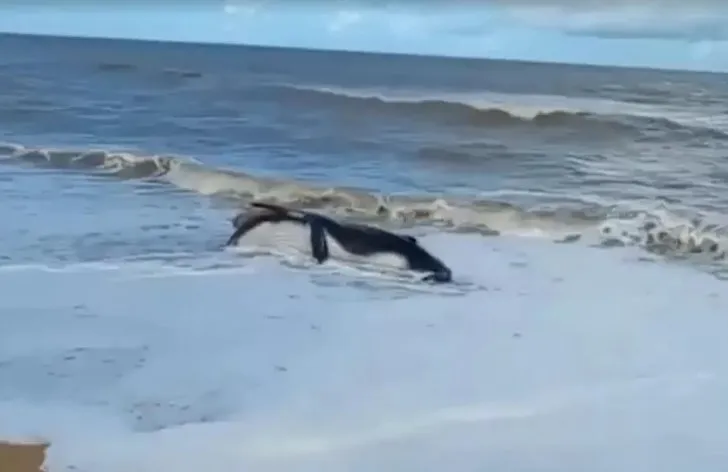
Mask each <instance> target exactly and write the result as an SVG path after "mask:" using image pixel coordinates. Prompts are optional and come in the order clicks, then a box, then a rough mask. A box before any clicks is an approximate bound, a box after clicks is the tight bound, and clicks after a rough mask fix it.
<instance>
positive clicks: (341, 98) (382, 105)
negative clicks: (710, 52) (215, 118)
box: [255, 85, 728, 139]
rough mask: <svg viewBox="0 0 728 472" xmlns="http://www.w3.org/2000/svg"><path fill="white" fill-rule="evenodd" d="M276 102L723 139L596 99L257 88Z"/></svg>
mask: <svg viewBox="0 0 728 472" xmlns="http://www.w3.org/2000/svg"><path fill="white" fill-rule="evenodd" d="M255 93H256V94H260V93H267V94H269V95H271V96H274V97H275V98H276V99H277V100H281V99H282V100H283V101H286V100H287V101H289V102H294V103H296V104H301V105H304V106H307V107H321V108H322V109H330V110H339V111H343V112H351V113H356V114H362V113H371V114H374V113H387V114H389V115H392V114H395V115H396V114H400V115H402V116H403V117H407V118H409V119H422V118H426V119H432V120H437V121H438V122H441V123H442V122H445V123H451V124H453V125H470V126H478V127H500V128H503V127H514V126H521V127H523V126H530V127H535V128H543V129H548V128H556V129H567V130H573V131H582V132H584V131H590V130H591V131H593V132H594V133H600V132H601V133H608V134H610V135H611V134H615V133H622V134H625V133H628V134H630V135H633V136H638V135H641V134H642V133H643V132H645V131H648V132H654V131H656V130H658V131H663V132H667V133H672V134H674V135H676V136H675V137H676V139H680V138H682V139H686V138H687V139H695V138H709V139H728V133H727V132H725V131H724V130H723V129H722V128H719V127H714V126H715V125H716V124H717V125H721V124H723V122H722V121H720V120H718V121H716V120H707V121H706V119H705V117H700V116H693V115H692V114H689V113H685V112H679V113H678V112H673V111H670V110H664V109H660V108H659V107H655V106H645V105H638V104H634V103H626V102H625V103H621V102H614V101H609V100H598V99H574V98H569V97H529V96H515V95H514V96H507V95H498V94H492V93H483V94H480V95H477V94H469V95H464V94H448V93H442V94H440V96H437V95H433V93H432V92H427V93H424V92H423V93H422V94H416V93H412V92H409V93H397V92H391V91H387V92H380V91H376V90H349V89H340V88H331V87H306V86H298V85H269V86H266V87H263V88H262V89H260V88H256V89H255Z"/></svg>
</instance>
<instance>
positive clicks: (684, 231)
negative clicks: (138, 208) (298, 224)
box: [0, 144, 728, 274]
mask: <svg viewBox="0 0 728 472" xmlns="http://www.w3.org/2000/svg"><path fill="white" fill-rule="evenodd" d="M0 163H4V164H15V165H30V166H33V167H45V168H54V169H59V170H61V169H65V170H75V171H78V172H84V173H89V174H92V175H97V176H104V177H107V178H118V179H143V180H147V181H155V182H157V183H159V184H160V185H172V186H174V187H176V188H178V189H183V190H187V191H190V192H195V193H198V194H202V195H206V196H211V197H218V198H221V199H224V200H225V201H229V202H231V203H232V204H233V205H234V206H235V207H240V206H242V205H243V204H244V203H245V202H247V201H250V200H252V199H257V200H267V201H273V202H277V203H282V204H286V205H290V206H293V207H297V208H308V209H317V210H319V211H323V212H325V213H328V214H332V215H336V216H338V217H342V218H345V219H356V220H362V221H375V222H377V223H379V224H383V225H391V226H395V227H412V226H420V225H422V226H430V227H437V228H438V229H440V230H443V231H452V232H471V233H472V232H474V233H480V234H482V235H486V236H497V235H501V234H511V235H519V236H530V237H542V238H550V239H552V240H553V241H555V242H560V243H568V242H576V241H581V242H586V243H588V244H592V245H597V246H602V247H614V246H637V247H641V248H643V249H645V250H647V251H649V252H650V253H653V254H659V255H662V256H666V257H669V258H672V259H681V258H690V259H699V260H701V261H703V262H706V263H710V264H716V263H719V267H721V269H720V271H721V272H720V273H721V274H722V273H723V272H722V271H723V269H722V267H723V264H722V261H724V260H725V256H726V252H727V251H728V224H725V223H722V224H721V223H719V222H716V221H715V220H714V218H713V217H706V216H701V215H685V214H681V213H679V212H677V211H672V210H671V209H669V208H667V207H666V206H665V205H664V204H655V205H653V206H652V207H649V208H648V207H643V208H637V207H635V205H634V204H614V205H597V204H593V203H591V204H590V203H587V202H583V201H574V202H571V203H567V202H564V203H563V204H561V205H556V206H555V205H553V204H550V205H540V206H534V207H531V208H524V207H519V206H517V205H515V204H512V203H509V202H506V201H501V200H497V199H488V198H478V197H463V196H459V195H458V196H456V195H421V196H417V195H386V194H379V193H376V192H370V191H366V190H363V189H354V188H347V187H336V186H331V187H324V186H315V185H311V184H305V183H302V182H297V181H292V180H284V179H272V178H265V177H259V176H254V175H252V174H248V173H245V172H241V171H237V170H229V169H220V168H214V167H209V166H206V165H205V164H203V163H201V162H199V161H196V160H194V159H188V158H182V157H175V156H140V155H135V154H131V153H124V152H113V151H106V150H94V149H87V150H64V149H59V150H53V149H33V148H26V147H24V146H21V145H16V144H0ZM716 267H718V266H716Z"/></svg>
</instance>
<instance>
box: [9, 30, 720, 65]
mask: <svg viewBox="0 0 728 472" xmlns="http://www.w3.org/2000/svg"><path fill="white" fill-rule="evenodd" d="M0 36H16V37H28V38H56V39H70V40H80V41H93V40H96V41H98V40H106V41H120V42H138V43H139V42H141V43H156V44H176V45H189V46H223V47H240V48H251V49H272V50H288V51H298V52H309V53H316V54H318V53H337V54H362V55H378V56H394V57H407V58H416V59H441V60H452V61H490V62H512V63H518V64H523V65H551V66H566V67H584V68H594V69H621V70H632V71H650V72H671V73H682V74H709V75H715V74H718V75H725V74H728V71H714V70H706V69H675V68H667V67H650V66H625V65H605V64H590V63H580V62H559V61H549V60H540V61H534V60H525V59H516V58H513V59H503V58H489V57H480V56H467V55H463V56H460V55H450V56H444V55H435V54H424V53H423V54H417V53H404V52H389V51H372V50H352V49H337V48H309V47H303V46H279V45H267V44H254V43H230V42H222V41H214V40H213V41H189V40H175V39H150V38H129V37H120V36H94V35H72V34H58V33H21V32H12V31H0Z"/></svg>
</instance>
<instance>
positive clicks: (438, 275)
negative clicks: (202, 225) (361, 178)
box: [225, 201, 452, 283]
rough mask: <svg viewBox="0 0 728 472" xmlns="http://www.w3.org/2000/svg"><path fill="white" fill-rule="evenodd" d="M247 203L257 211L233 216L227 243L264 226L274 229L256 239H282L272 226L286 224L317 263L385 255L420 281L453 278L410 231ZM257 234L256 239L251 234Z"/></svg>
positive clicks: (289, 241) (289, 237) (289, 234)
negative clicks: (397, 231)
mask: <svg viewBox="0 0 728 472" xmlns="http://www.w3.org/2000/svg"><path fill="white" fill-rule="evenodd" d="M250 206H251V207H253V208H254V209H256V210H258V211H245V212H241V213H239V214H238V215H236V216H235V217H234V218H233V219H232V221H231V222H232V225H233V227H234V228H235V231H234V232H233V234H232V235H231V236H230V238H229V239H228V240H227V242H226V243H225V246H234V245H237V244H239V242H240V240H241V238H247V236H248V235H250V234H253V233H255V232H256V231H257V230H259V229H262V228H263V227H268V228H269V229H270V228H271V227H273V229H274V231H272V232H264V233H262V237H261V236H260V235H259V236H258V237H257V240H258V241H259V242H263V240H265V242H267V243H268V244H273V245H276V244H279V243H281V244H283V240H282V239H281V237H274V236H271V235H272V234H280V233H281V232H280V231H275V230H276V229H284V233H286V236H285V237H286V241H285V243H286V244H292V236H293V235H294V234H295V233H298V237H296V238H295V239H296V240H297V242H298V243H299V244H303V246H302V247H304V248H305V250H307V251H310V255H311V256H312V257H313V259H314V260H315V261H316V262H317V263H318V264H323V263H324V262H326V261H327V260H328V259H329V258H331V257H332V256H340V257H341V256H343V257H344V258H350V257H353V258H358V259H365V260H371V259H374V260H381V259H382V258H387V260H388V261H392V258H394V260H395V261H396V262H394V265H396V266H397V268H400V269H406V270H410V271H413V272H419V273H424V274H425V275H424V276H423V277H422V278H421V280H422V281H423V282H433V283H446V282H451V281H452V270H451V269H450V267H448V266H447V265H446V264H445V263H444V262H443V261H442V260H440V259H439V258H438V257H436V256H434V255H433V254H431V253H430V252H429V251H428V250H426V249H425V248H424V247H422V246H421V245H420V242H419V240H418V239H417V238H416V237H414V236H411V235H407V234H399V233H394V232H391V231H387V230H384V229H382V228H379V227H376V226H373V225H369V224H362V223H349V222H347V223H343V222H339V221H336V220H334V219H333V218H330V217H328V216H324V215H322V214H319V213H316V212H311V211H305V210H299V209H292V208H288V207H286V206H283V205H278V204H274V203H267V202H259V201H253V202H251V203H250ZM254 239H255V238H254Z"/></svg>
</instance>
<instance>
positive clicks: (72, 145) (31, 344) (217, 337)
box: [0, 36, 728, 472]
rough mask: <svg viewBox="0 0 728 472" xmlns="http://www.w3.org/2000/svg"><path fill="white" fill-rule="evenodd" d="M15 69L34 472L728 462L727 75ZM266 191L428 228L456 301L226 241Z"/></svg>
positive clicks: (328, 68) (62, 45) (44, 48)
mask: <svg viewBox="0 0 728 472" xmlns="http://www.w3.org/2000/svg"><path fill="white" fill-rule="evenodd" d="M0 58H2V59H0V140H2V141H4V143H3V144H0V192H2V195H3V205H1V206H0V217H2V218H3V220H4V221H5V222H6V223H7V224H5V225H3V231H2V236H3V237H2V244H0V279H2V280H0V286H2V287H4V288H5V290H4V291H3V295H2V297H1V298H0V320H2V323H3V330H2V331H0V438H3V439H13V438H19V439H22V438H27V437H43V438H47V439H49V440H51V441H52V446H51V448H50V450H49V454H50V457H49V463H50V464H51V467H52V468H51V469H50V470H51V472H56V471H58V470H61V471H62V470H72V469H70V467H71V466H73V467H75V469H73V470H76V471H88V472H107V471H108V472H115V471H122V470H130V469H133V470H138V471H142V472H143V471H150V472H151V471H157V470H159V469H160V468H162V467H163V468H171V469H173V470H176V471H179V472H185V471H190V472H191V471H197V470H200V469H201V468H203V467H204V468H206V470H210V471H215V472H216V471H227V470H230V469H237V468H254V469H255V470H271V471H279V470H280V471H283V470H285V471H304V470H311V471H314V470H315V471H317V472H318V471H322V470H323V471H325V470H332V471H333V470H342V469H346V470H442V469H444V468H447V469H448V470H457V471H471V470H474V469H480V468H484V467H485V468H495V469H507V470H519V471H550V470H554V471H556V470H558V471H564V470H574V471H576V470H585V469H586V470H604V471H607V470H609V471H612V470H617V469H619V470H625V471H642V470H645V471H647V470H664V471H671V470H675V471H678V470H680V471H682V470H685V469H686V468H687V467H689V466H690V467H696V466H697V467H698V468H699V469H700V470H716V471H718V470H724V469H725V466H726V464H727V463H728V458H726V457H725V452H724V450H725V447H723V444H724V441H723V439H722V438H724V437H726V434H725V433H726V431H725V428H726V427H725V426H724V425H725V424H728V423H727V422H726V419H727V418H724V416H725V414H723V413H721V412H722V411H724V408H722V403H723V401H722V400H721V399H722V398H725V397H726V395H725V393H726V392H725V390H726V384H725V375H724V374H725V368H724V365H726V362H725V361H726V360H727V359H726V358H727V357H728V353H727V352H726V351H725V349H724V347H723V345H724V344H725V343H724V342H723V339H722V333H724V332H725V328H726V324H727V323H728V318H726V316H725V313H726V312H728V310H726V308H728V304H727V303H726V298H725V295H724V292H725V282H724V281H723V279H724V278H725V274H726V271H725V264H726V262H725V256H724V254H725V251H726V250H728V246H726V243H727V242H726V241H725V240H724V237H725V226H724V224H725V216H724V211H723V209H724V208H725V207H726V203H728V192H726V190H725V185H724V184H725V178H726V176H727V175H728V168H726V164H725V162H724V157H725V155H726V149H727V145H728V121H726V120H725V112H726V104H727V103H728V95H727V92H726V90H728V89H726V88H725V85H724V84H725V81H724V80H723V79H724V76H721V75H714V74H695V73H675V72H660V71H640V70H627V69H600V68H586V67H583V68H582V67H576V66H558V65H535V64H519V63H507V62H497V61H460V60H444V59H431V58H406V57H399V58H398V57H385V56H376V55H359V54H345V53H331V54H329V53H314V52H300V51H287V50H268V49H253V48H231V47H218V46H191V45H169V44H162V43H159V44H146V43H136V42H123V41H99V40H70V39H57V38H56V39H52V38H30V37H19V36H0ZM536 76H537V77H539V78H540V80H539V81H534V80H533V77H536ZM254 198H257V199H268V200H273V201H279V202H283V203H286V204H290V205H292V206H296V207H305V208H309V209H316V210H319V211H322V212H325V213H328V214H330V215H334V216H336V217H337V218H342V219H351V220H357V221H369V222H374V223H376V224H379V225H382V226H384V227H387V228H390V229H394V230H397V231H406V232H408V233H410V234H414V235H416V236H417V237H418V239H419V240H420V241H422V244H423V245H425V246H426V247H427V248H428V249H430V250H431V251H432V252H433V253H434V254H436V255H437V256H438V257H439V258H441V259H443V260H444V261H445V262H446V263H447V264H448V265H450V266H451V267H452V269H453V273H454V277H455V282H454V283H453V284H451V285H447V286H438V287H432V286H430V285H426V284H421V283H418V282H417V280H416V279H415V278H412V277H411V276H409V275H408V274H405V273H399V272H397V271H387V270H383V269H382V268H380V267H376V266H371V267H362V266H361V265H354V264H349V263H346V262H339V261H332V262H330V263H327V264H324V265H321V266H319V265H316V264H314V263H312V261H311V260H310V257H308V255H307V254H306V253H305V252H297V253H286V252H285V251H284V252H283V253H270V252H269V251H262V250H259V248H248V250H247V251H246V250H245V248H243V249H241V250H231V249H226V250H225V249H223V248H222V247H221V244H222V243H223V242H224V241H225V240H226V239H227V238H228V236H229V235H230V233H231V231H232V226H231V222H230V218H232V217H233V216H234V215H235V214H236V212H238V211H240V209H241V208H242V207H243V206H244V205H245V204H246V202H248V201H250V200H251V199H254ZM190 451H194V453H193V454H190Z"/></svg>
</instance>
